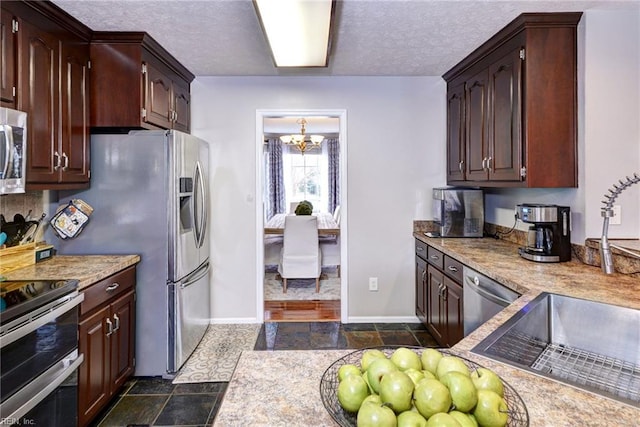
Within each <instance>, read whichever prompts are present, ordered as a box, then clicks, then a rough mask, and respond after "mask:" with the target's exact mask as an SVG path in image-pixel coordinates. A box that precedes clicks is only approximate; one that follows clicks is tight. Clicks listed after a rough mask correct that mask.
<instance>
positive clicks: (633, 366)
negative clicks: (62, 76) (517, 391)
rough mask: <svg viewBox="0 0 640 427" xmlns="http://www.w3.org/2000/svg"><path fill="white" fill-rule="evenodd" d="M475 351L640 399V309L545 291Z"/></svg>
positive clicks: (619, 396)
mask: <svg viewBox="0 0 640 427" xmlns="http://www.w3.org/2000/svg"><path fill="white" fill-rule="evenodd" d="M471 352H473V353H476V354H480V355H482V356H485V357H488V358H490V359H494V360H497V361H501V362H504V363H507V364H509V365H512V366H515V367H517V368H520V369H524V370H526V371H530V372H532V373H535V374H538V375H541V376H544V377H548V378H551V379H554V380H557V381H560V382H563V383H566V384H570V385H573V386H575V387H578V388H581V389H584V390H588V391H591V392H593V393H597V394H600V395H602V396H606V397H609V398H613V399H615V400H618V401H620V402H624V403H626V404H630V405H632V406H635V407H637V406H638V405H639V404H640V310H634V309H631V308H626V307H620V306H616V305H612V304H605V303H599V302H594V301H588V300H584V299H580V298H573V297H568V296H564V295H557V294H552V293H546V292H543V293H542V294H540V295H539V296H538V297H536V298H535V299H534V300H532V301H531V302H529V303H528V304H527V305H526V306H524V307H523V308H522V309H521V310H520V311H519V312H518V313H516V314H515V315H514V316H513V317H511V318H510V319H509V320H507V322H506V323H504V324H503V325H502V326H500V327H499V328H498V329H496V330H495V331H494V332H492V333H491V334H490V335H489V336H488V337H486V338H485V339H484V340H482V341H481V342H480V343H479V344H478V345H477V346H475V347H474V348H473V349H472V350H471Z"/></svg>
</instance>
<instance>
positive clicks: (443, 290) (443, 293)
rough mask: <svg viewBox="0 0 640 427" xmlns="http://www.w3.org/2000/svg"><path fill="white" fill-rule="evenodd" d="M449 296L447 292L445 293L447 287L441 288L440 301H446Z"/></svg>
mask: <svg viewBox="0 0 640 427" xmlns="http://www.w3.org/2000/svg"><path fill="white" fill-rule="evenodd" d="M448 295H449V292H447V287H446V286H444V287H443V288H442V301H446V300H447V296H448Z"/></svg>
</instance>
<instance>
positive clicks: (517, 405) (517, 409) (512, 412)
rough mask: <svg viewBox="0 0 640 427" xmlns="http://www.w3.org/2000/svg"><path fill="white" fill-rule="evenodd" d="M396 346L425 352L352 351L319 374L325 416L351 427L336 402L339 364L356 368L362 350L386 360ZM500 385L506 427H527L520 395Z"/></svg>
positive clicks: (350, 420)
mask: <svg viewBox="0 0 640 427" xmlns="http://www.w3.org/2000/svg"><path fill="white" fill-rule="evenodd" d="M399 347H406V348H409V349H411V350H413V351H415V352H416V353H417V354H418V355H421V354H422V351H423V350H424V349H425V348H423V347H411V346H395V347H393V346H385V347H370V348H363V349H360V350H356V351H354V352H352V353H349V354H347V355H346V356H343V357H341V358H339V359H338V360H336V361H335V362H333V363H332V364H331V365H330V366H329V367H328V368H327V369H326V370H325V371H324V374H322V378H321V379H320V397H321V398H322V404H323V405H324V407H325V409H326V410H327V411H328V412H329V415H331V417H332V418H333V419H334V421H335V422H337V423H338V424H339V425H340V426H342V427H355V426H356V417H357V414H356V413H353V412H348V411H345V410H344V409H342V406H340V402H339V401H338V384H339V381H338V369H340V367H341V366H342V365H348V364H352V365H356V366H360V359H362V354H363V353H364V352H365V350H369V349H377V350H381V351H382V352H383V353H384V354H385V355H386V356H387V357H390V356H391V355H392V354H393V352H394V351H395V350H397V349H398V348H399ZM436 350H438V351H439V352H440V353H442V354H443V355H449V356H456V357H458V358H459V359H461V360H462V361H463V362H464V363H465V364H466V365H467V367H468V368H469V369H470V370H472V371H473V370H475V369H477V368H482V366H481V365H479V364H477V363H475V362H473V361H471V360H469V359H465V358H464V357H461V356H459V355H457V354H455V353H453V352H452V351H450V350H448V349H441V348H438V349H436ZM500 379H501V380H502V382H503V384H504V400H505V402H507V407H508V408H509V419H508V421H507V427H528V426H529V413H528V412H527V407H526V406H525V404H524V402H523V400H522V398H521V397H520V395H519V394H518V393H517V392H516V391H515V390H514V388H513V387H511V385H509V384H508V383H507V382H506V381H505V380H504V379H502V378H500Z"/></svg>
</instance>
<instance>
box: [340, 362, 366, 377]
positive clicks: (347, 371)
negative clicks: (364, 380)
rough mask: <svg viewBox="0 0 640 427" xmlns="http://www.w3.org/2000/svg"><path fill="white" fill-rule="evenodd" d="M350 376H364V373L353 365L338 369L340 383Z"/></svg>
mask: <svg viewBox="0 0 640 427" xmlns="http://www.w3.org/2000/svg"><path fill="white" fill-rule="evenodd" d="M349 375H362V372H360V368H358V367H357V366H356V365H352V364H347V365H342V366H340V367H339V368H338V381H342V380H343V379H345V378H346V377H348V376H349Z"/></svg>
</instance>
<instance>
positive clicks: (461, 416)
mask: <svg viewBox="0 0 640 427" xmlns="http://www.w3.org/2000/svg"><path fill="white" fill-rule="evenodd" d="M449 415H451V416H452V417H453V418H455V419H456V421H457V422H458V423H459V424H460V425H461V426H462V427H478V422H477V421H476V417H474V416H473V414H467V413H464V412H460V411H451V412H449Z"/></svg>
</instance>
